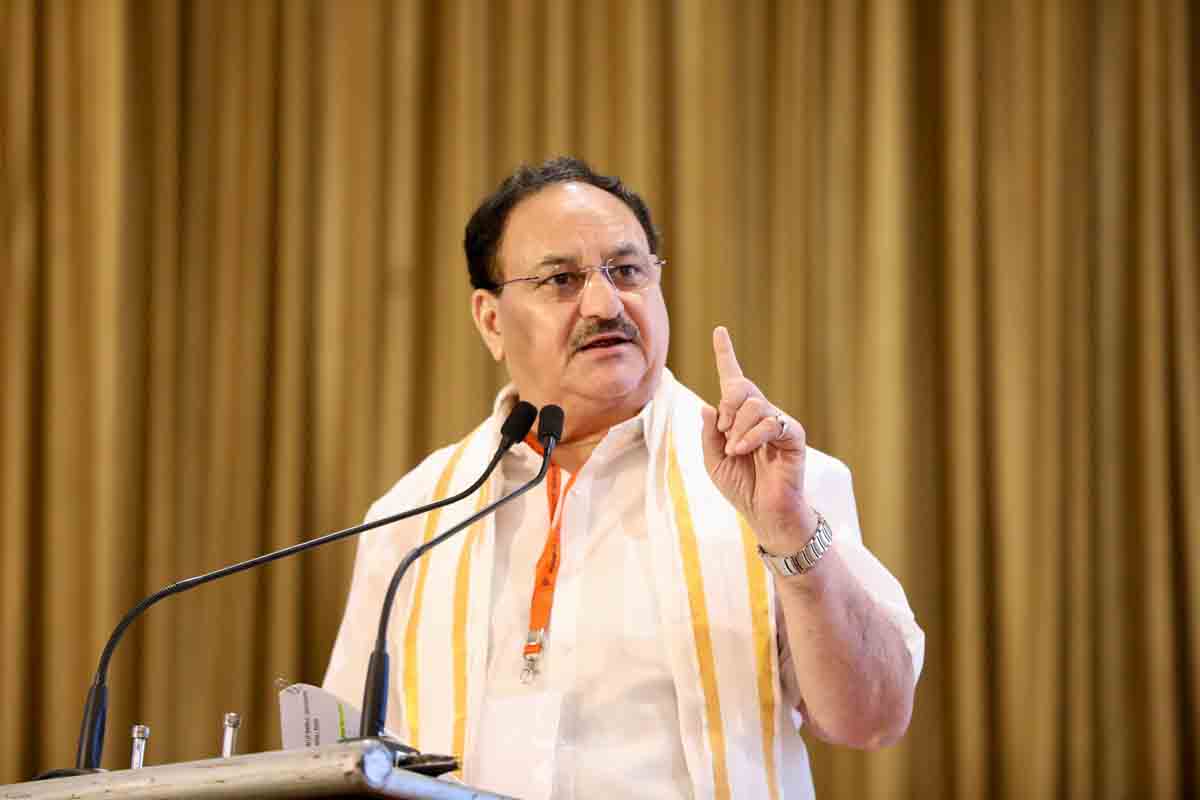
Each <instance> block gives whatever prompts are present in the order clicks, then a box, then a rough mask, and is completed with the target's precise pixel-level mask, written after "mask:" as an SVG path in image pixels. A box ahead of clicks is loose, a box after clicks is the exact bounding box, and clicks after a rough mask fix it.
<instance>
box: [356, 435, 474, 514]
mask: <svg viewBox="0 0 1200 800" xmlns="http://www.w3.org/2000/svg"><path fill="white" fill-rule="evenodd" d="M460 444H461V443H460V442H455V443H453V444H448V445H446V446H445V447H441V448H438V449H437V450H434V451H433V452H432V453H430V454H429V455H427V456H425V458H424V459H423V460H422V461H421V463H419V464H417V465H416V466H415V467H413V468H412V469H411V470H409V471H408V472H407V473H405V474H404V476H403V477H401V478H400V480H398V481H396V482H395V483H394V484H392V487H391V488H390V489H388V490H387V491H386V492H384V494H383V496H382V497H380V498H379V499H378V500H376V501H375V502H374V503H372V504H371V508H370V510H369V511H368V512H367V519H369V520H370V519H378V518H379V517H383V516H386V515H388V514H394V513H395V512H396V510H398V509H403V508H410V507H412V506H413V505H417V504H419V502H420V500H421V498H423V497H424V496H425V495H427V494H429V492H430V491H431V490H432V489H433V486H434V484H435V483H436V482H437V480H438V478H439V477H441V474H442V472H443V471H445V468H446V465H447V464H448V463H449V462H450V459H451V458H453V456H454V452H455V450H457V449H458V447H459V445H460Z"/></svg>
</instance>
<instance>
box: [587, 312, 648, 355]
mask: <svg viewBox="0 0 1200 800" xmlns="http://www.w3.org/2000/svg"><path fill="white" fill-rule="evenodd" d="M608 333H615V334H617V335H619V336H621V337H623V338H625V339H628V340H629V341H631V342H633V343H635V344H638V343H640V342H641V341H642V332H641V331H640V330H639V329H638V326H637V325H635V324H634V322H633V320H631V319H630V318H629V317H627V316H625V315H624V314H622V315H621V316H619V317H613V318H612V319H598V320H589V321H587V322H585V323H584V324H583V326H582V327H580V328H579V330H577V331H575V333H574V334H572V336H571V349H572V350H578V349H579V348H580V347H582V346H583V343H584V342H586V341H587V340H588V339H591V338H593V337H595V336H602V335H604V334H608Z"/></svg>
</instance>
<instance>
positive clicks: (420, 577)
mask: <svg viewBox="0 0 1200 800" xmlns="http://www.w3.org/2000/svg"><path fill="white" fill-rule="evenodd" d="M469 441H471V437H470V436H468V437H467V438H465V439H463V440H462V441H461V442H459V443H458V447H457V448H456V449H455V450H454V454H453V455H451V456H450V460H449V461H448V462H447V463H446V467H445V469H443V470H442V475H441V477H440V478H438V482H437V486H436V487H435V488H434V490H433V497H432V499H431V502H437V501H439V500H443V499H445V497H446V492H447V491H449V489H450V479H451V478H452V477H454V469H455V468H456V467H457V466H458V462H459V461H460V460H461V459H462V455H463V453H464V452H465V451H466V449H467V443H468V442H469ZM441 518H442V510H441V509H440V508H435V509H434V510H433V511H430V512H429V516H427V517H426V518H425V534H424V536H423V537H422V539H421V542H422V543H425V542H428V541H429V540H430V539H432V538H433V537H434V536H435V535H436V534H437V526H438V522H439V520H441ZM428 575H429V559H428V558H422V559H421V563H420V564H418V565H417V585H416V586H415V587H414V588H413V598H412V605H411V606H410V607H409V611H408V628H407V629H406V630H405V632H404V721H405V722H406V723H408V744H409V745H410V746H412V747H415V748H417V749H420V744H419V742H420V730H419V728H420V722H421V717H420V712H421V704H420V697H419V696H418V692H419V691H420V686H419V685H418V683H417V674H418V667H417V626H418V625H420V624H421V600H422V598H423V596H424V594H425V578H426V577H427V576H428Z"/></svg>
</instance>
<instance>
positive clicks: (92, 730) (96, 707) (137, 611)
mask: <svg viewBox="0 0 1200 800" xmlns="http://www.w3.org/2000/svg"><path fill="white" fill-rule="evenodd" d="M536 416H537V409H535V408H534V407H533V405H531V404H530V403H526V402H524V401H521V402H519V403H517V405H516V406H515V407H514V408H513V410H512V411H511V412H510V413H509V415H508V418H507V419H506V420H505V421H504V424H503V426H502V427H501V437H500V446H499V447H498V448H497V449H496V453H495V455H493V456H492V460H491V461H490V462H489V463H488V466H487V469H486V470H484V472H483V474H482V475H481V476H479V479H478V480H476V481H475V482H474V483H472V484H471V485H470V486H468V487H467V488H466V489H464V490H463V491H461V492H459V493H458V494H456V495H453V496H452V497H447V498H445V499H443V500H439V501H437V502H434V503H430V504H428V505H424V506H421V507H420V508H414V509H411V510H408V511H402V512H400V513H398V514H393V515H391V516H387V517H382V518H380V519H377V520H372V521H370V522H365V523H363V524H362V525H355V526H354V527H352V528H346V529H344V530H340V531H335V532H333V533H329V534H326V535H324V536H320V537H318V538H316V539H310V540H308V541H305V542H300V543H299V544H294V545H291V546H289V547H285V548H283V549H281V550H276V551H275V552H273V553H267V554H265V555H261V556H257V557H255V558H252V559H250V560H248V561H242V562H240V563H238V564H232V565H230V566H227V567H222V568H221V569H218V570H214V571H212V572H208V573H205V574H203V575H197V576H195V577H192V578H186V579H184V580H181V581H178V582H177V583H172V584H171V585H170V586H167V587H165V588H163V589H160V590H158V591H157V592H155V593H154V594H152V595H150V596H149V597H146V598H145V599H143V600H142V601H141V602H140V603H138V604H137V605H136V606H134V607H133V608H131V609H130V610H129V611H128V612H127V613H126V614H125V616H124V617H122V619H121V621H120V622H119V623H117V627H116V628H115V629H114V630H113V632H112V635H111V636H109V637H108V643H107V644H105V646H104V650H103V652H102V653H101V654H100V663H99V665H98V666H97V667H96V675H95V678H94V679H93V681H92V685H91V688H89V689H88V694H87V702H86V704H85V705H84V709H83V721H82V723H81V724H80V728H79V744H78V746H77V748H76V751H75V768H74V769H55V770H50V771H49V772H44V773H42V774H41V775H39V776H37V779H38V780H43V779H48V778H63V777H69V776H71V775H85V774H88V773H91V772H97V771H99V769H100V756H101V754H102V753H103V751H104V735H105V727H106V722H107V715H108V664H109V661H111V660H112V656H113V651H114V650H116V647H117V644H118V643H119V642H120V641H121V637H122V636H123V635H124V633H125V629H126V628H128V627H129V626H130V624H131V623H133V621H134V620H136V619H137V618H138V617H139V616H141V615H142V613H143V612H145V611H146V609H148V608H150V606H152V605H154V604H155V603H157V602H158V601H160V600H163V599H164V598H167V597H170V596H171V595H175V594H179V593H180V592H185V591H187V590H188V589H194V588H196V587H197V586H201V585H203V584H206V583H208V582H210V581H215V580H217V579H218V578H224V577H226V576H228V575H234V574H236V573H238V572H243V571H245V570H248V569H253V568H254V567H258V566H261V565H263V564H268V563H270V562H272V561H276V560H278V559H280V558H286V557H288V556H292V555H296V554H297V553H302V552H304V551H305V550H311V549H312V548H314V547H320V546H321V545H323V544H329V543H330V542H336V541H338V540H339V539H345V538H346V537H348V536H354V535H356V534H359V533H363V532H365V531H369V530H372V529H374V528H379V527H382V526H384V525H390V524H392V523H394V522H399V521H401V520H405V519H408V518H409V517H414V516H416V515H418V514H424V513H426V512H429V511H432V510H434V509H436V508H441V507H443V506H447V505H450V504H451V503H456V502H458V501H460V500H462V499H464V498H466V497H469V496H470V495H471V494H473V493H474V492H475V491H476V490H477V489H478V488H479V487H480V486H482V485H483V483H484V481H486V480H487V479H488V477H489V476H490V475H491V474H492V472H493V471H494V470H495V469H496V465H497V464H499V463H500V459H501V458H502V457H503V456H504V454H505V453H506V452H508V450H509V449H510V448H511V447H512V446H513V445H514V444H516V443H517V442H519V441H521V440H522V439H524V438H525V436H526V435H527V434H528V433H529V429H530V428H532V427H533V422H534V418H535V417H536Z"/></svg>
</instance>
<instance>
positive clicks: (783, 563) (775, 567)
mask: <svg viewBox="0 0 1200 800" xmlns="http://www.w3.org/2000/svg"><path fill="white" fill-rule="evenodd" d="M813 513H814V514H816V515H817V531H816V533H814V534H813V536H812V538H811V539H809V540H808V544H806V545H804V547H802V548H801V549H800V551H799V552H798V553H792V554H791V555H790V556H776V555H772V554H770V553H768V552H767V551H766V550H763V548H762V545H761V544H760V545H759V546H758V554H759V556H761V557H762V560H763V561H764V562H765V563H766V565H767V566H768V567H769V568H770V570H771V571H772V572H774V573H775V574H776V575H779V576H780V577H784V578H786V577H789V576H791V575H803V574H804V573H806V572H808V571H809V570H810V569H812V568H813V567H815V566H816V565H817V562H818V561H820V560H821V556H823V555H825V553H827V552H828V551H829V547H830V545H832V544H833V530H832V529H831V528H830V527H829V523H828V522H826V521H825V517H823V516H821V512H820V511H817V510H816V509H813Z"/></svg>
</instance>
